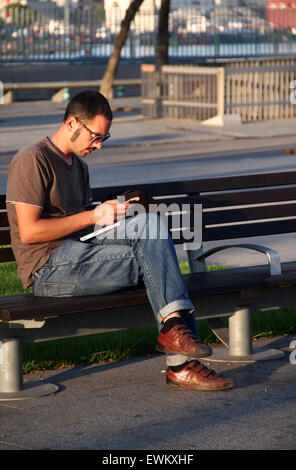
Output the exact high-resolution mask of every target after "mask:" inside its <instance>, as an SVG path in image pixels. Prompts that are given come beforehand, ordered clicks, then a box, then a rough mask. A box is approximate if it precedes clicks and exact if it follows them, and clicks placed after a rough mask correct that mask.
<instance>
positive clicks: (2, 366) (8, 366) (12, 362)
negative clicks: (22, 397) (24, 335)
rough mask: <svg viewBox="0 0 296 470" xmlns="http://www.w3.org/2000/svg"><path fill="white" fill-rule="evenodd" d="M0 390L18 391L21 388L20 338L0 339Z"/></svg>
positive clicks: (6, 391) (3, 391) (5, 391)
mask: <svg viewBox="0 0 296 470" xmlns="http://www.w3.org/2000/svg"><path fill="white" fill-rule="evenodd" d="M1 346H2V347H1V359H0V392H2V393H12V392H19V391H21V390H22V388H23V375H22V345H21V338H17V337H15V338H5V339H3V340H1Z"/></svg>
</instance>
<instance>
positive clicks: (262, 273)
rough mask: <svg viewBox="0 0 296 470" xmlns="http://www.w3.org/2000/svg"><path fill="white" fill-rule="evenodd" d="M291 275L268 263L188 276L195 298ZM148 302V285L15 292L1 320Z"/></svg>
mask: <svg viewBox="0 0 296 470" xmlns="http://www.w3.org/2000/svg"><path fill="white" fill-rule="evenodd" d="M285 275H287V279H288V283H289V285H291V284H292V285H294V284H296V263H285V264H283V275H282V276H272V277H270V276H269V269H268V266H267V265H263V266H255V267H247V268H235V269H227V270H223V271H222V270H221V271H210V272H203V273H192V274H187V275H184V279H185V283H186V286H187V288H188V292H189V295H190V296H192V297H197V296H206V295H213V294H227V293H235V292H240V291H241V290H242V289H243V290H245V289H260V288H262V289H264V288H266V287H267V286H269V285H270V282H271V283H273V284H272V285H273V286H278V287H279V286H281V285H282V284H283V280H285ZM147 303H148V298H147V294H146V291H145V288H144V287H142V286H137V287H134V288H132V289H125V290H123V291H118V292H115V293H112V294H109V295H101V296H84V297H61V298H59V297H52V298H46V297H34V296H33V295H15V296H8V297H0V319H1V320H2V321H3V322H7V321H13V320H21V319H41V318H49V317H57V316H61V315H67V314H71V313H77V312H81V311H84V312H87V311H100V310H105V309H109V308H110V309H112V308H120V307H128V306H134V305H144V304H147Z"/></svg>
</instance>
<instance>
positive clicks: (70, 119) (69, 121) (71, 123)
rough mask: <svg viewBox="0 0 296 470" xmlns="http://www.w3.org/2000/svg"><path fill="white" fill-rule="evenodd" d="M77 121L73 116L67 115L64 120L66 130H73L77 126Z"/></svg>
mask: <svg viewBox="0 0 296 470" xmlns="http://www.w3.org/2000/svg"><path fill="white" fill-rule="evenodd" d="M78 124H79V123H78V121H77V119H76V117H75V116H69V117H68V118H67V120H66V122H65V126H66V128H67V130H68V131H70V132H73V130H75V129H76V128H77V127H78Z"/></svg>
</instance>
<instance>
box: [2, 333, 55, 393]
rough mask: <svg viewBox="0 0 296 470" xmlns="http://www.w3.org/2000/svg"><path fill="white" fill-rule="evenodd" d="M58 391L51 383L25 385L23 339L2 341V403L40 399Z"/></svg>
mask: <svg viewBox="0 0 296 470" xmlns="http://www.w3.org/2000/svg"><path fill="white" fill-rule="evenodd" d="M57 390H58V386H57V385H54V384H50V383H40V382H27V383H25V384H23V371H22V340H21V338H19V337H10V338H2V339H0V401H4V400H22V399H28V398H38V397H42V396H45V395H50V394H51V393H55V392H56V391H57Z"/></svg>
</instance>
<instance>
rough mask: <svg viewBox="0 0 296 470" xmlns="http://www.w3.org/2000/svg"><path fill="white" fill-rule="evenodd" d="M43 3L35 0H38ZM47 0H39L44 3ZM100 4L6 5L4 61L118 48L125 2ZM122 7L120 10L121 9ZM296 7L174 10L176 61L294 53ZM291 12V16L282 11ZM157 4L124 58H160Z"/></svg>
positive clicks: (143, 17) (137, 26) (96, 57)
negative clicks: (105, 8)
mask: <svg viewBox="0 0 296 470" xmlns="http://www.w3.org/2000/svg"><path fill="white" fill-rule="evenodd" d="M35 3H36V4H37V2H35ZM41 3H42V2H40V5H41ZM98 8H99V7H98V6H97V5H95V4H90V3H87V4H85V5H84V6H83V7H81V6H79V7H77V8H75V9H71V10H66V9H65V8H58V7H51V8H50V9H46V7H45V6H44V4H43V7H42V9H41V6H40V8H39V9H38V8H37V7H36V8H32V7H29V6H27V7H22V6H15V5H13V4H12V5H11V6H10V7H9V8H2V10H0V62H2V63H5V62H8V63H9V62H27V63H30V62H38V61H39V62H44V61H45V62H53V61H54V62H57V61H67V62H69V61H76V62H89V61H96V62H98V61H100V62H102V63H105V62H106V61H107V60H108V58H109V57H110V54H111V52H112V50H113V46H114V42H115V39H116V36H117V34H118V31H119V29H120V22H121V20H122V17H123V14H124V10H120V9H119V11H118V12H117V10H114V11H113V10H112V11H111V12H105V13H104V12H103V11H102V10H98ZM116 12H117V13H116ZM295 12H296V9H295V8H292V4H291V6H289V7H287V8H286V9H285V13H283V10H279V11H275V10H274V9H273V11H272V14H271V13H270V9H269V7H268V5H267V7H266V8H264V9H259V8H257V9H251V8H246V7H236V8H231V9H230V8H222V7H212V8H208V9H201V8H199V9H196V8H195V9H193V8H192V9H188V8H187V9H186V8H184V9H179V10H172V11H171V13H170V21H169V29H170V38H169V56H170V60H171V61H180V60H181V61H182V60H183V61H184V60H186V61H188V60H189V61H190V62H195V61H197V60H203V59H206V58H220V57H226V58H232V57H247V56H248V57H249V56H252V57H260V56H279V57H281V56H282V55H285V56H295V54H296V14H295ZM283 14H285V17H283ZM157 22H158V11H157V10H154V9H153V10H150V11H140V12H138V13H137V15H136V17H135V20H134V22H133V24H132V26H131V29H130V33H129V36H128V40H127V42H126V44H125V46H124V47H123V50H122V53H121V58H122V59H123V60H124V59H125V60H129V61H134V60H141V59H142V60H143V59H145V60H147V59H149V58H150V59H153V60H154V58H155V52H156V44H157V34H156V31H157Z"/></svg>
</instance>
